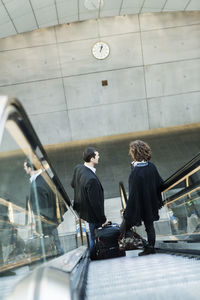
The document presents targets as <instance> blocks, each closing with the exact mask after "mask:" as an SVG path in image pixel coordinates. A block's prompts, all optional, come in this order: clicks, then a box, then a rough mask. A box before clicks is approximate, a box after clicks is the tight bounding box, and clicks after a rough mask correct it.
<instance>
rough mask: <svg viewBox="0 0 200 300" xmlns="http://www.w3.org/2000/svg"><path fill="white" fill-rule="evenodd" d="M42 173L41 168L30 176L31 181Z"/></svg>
mask: <svg viewBox="0 0 200 300" xmlns="http://www.w3.org/2000/svg"><path fill="white" fill-rule="evenodd" d="M41 173H42V170H39V171H38V172H37V173H34V174H33V175H31V177H30V182H33V181H34V180H35V179H36V178H37V177H38V176H39V175H40V174H41Z"/></svg>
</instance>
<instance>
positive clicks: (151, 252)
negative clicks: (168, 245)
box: [138, 248, 156, 256]
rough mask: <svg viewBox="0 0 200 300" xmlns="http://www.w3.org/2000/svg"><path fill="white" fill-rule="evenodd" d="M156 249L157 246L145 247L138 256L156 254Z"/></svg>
mask: <svg viewBox="0 0 200 300" xmlns="http://www.w3.org/2000/svg"><path fill="white" fill-rule="evenodd" d="M155 253H156V250H155V248H145V249H144V251H142V252H140V253H139V254H138V256H143V255H149V254H155Z"/></svg>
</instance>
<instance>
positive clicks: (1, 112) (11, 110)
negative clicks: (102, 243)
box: [0, 96, 77, 216]
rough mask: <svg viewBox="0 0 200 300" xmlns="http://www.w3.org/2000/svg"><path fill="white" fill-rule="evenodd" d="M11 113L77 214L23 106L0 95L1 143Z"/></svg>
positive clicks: (12, 99)
mask: <svg viewBox="0 0 200 300" xmlns="http://www.w3.org/2000/svg"><path fill="white" fill-rule="evenodd" d="M16 114H17V116H16ZM12 115H15V121H16V122H17V124H18V126H19V127H20V129H21V130H22V132H23V134H24V135H25V137H26V138H27V140H28V141H29V143H30V145H31V147H32V149H33V150H36V149H39V151H40V153H41V154H42V159H44V160H45V161H46V162H47V163H48V165H49V167H50V170H51V171H52V173H53V176H52V178H51V180H52V181H53V182H54V184H55V186H56V188H57V189H58V191H59V192H60V194H61V195H62V197H63V199H64V201H65V202H66V204H67V205H68V207H70V209H71V210H72V212H73V213H74V215H75V216H77V214H76V213H75V212H74V211H73V209H72V204H71V201H70V199H69V197H68V195H67V193H66V191H65V189H64V187H63V185H62V184H61V182H60V180H59V178H58V176H57V174H56V172H55V170H54V169H53V167H52V165H51V163H50V161H49V158H48V156H47V154H46V152H45V150H44V148H43V146H42V144H41V142H40V140H39V138H38V136H37V134H36V132H35V130H34V128H33V126H32V124H31V122H30V120H29V118H28V116H27V114H26V112H25V110H24V108H23V106H22V105H21V103H20V102H19V100H17V99H15V98H8V97H7V96H0V143H1V139H2V136H3V131H4V128H5V124H6V121H7V119H9V118H13V116H12ZM47 173H48V172H47Z"/></svg>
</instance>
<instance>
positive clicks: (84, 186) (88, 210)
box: [71, 165, 106, 224]
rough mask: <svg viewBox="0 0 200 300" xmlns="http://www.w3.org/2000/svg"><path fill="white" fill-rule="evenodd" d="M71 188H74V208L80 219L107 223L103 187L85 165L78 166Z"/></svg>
mask: <svg viewBox="0 0 200 300" xmlns="http://www.w3.org/2000/svg"><path fill="white" fill-rule="evenodd" d="M71 186H72V187H73V188H74V205H73V208H74V210H76V211H77V213H78V214H79V216H80V218H81V219H83V220H85V221H87V222H88V223H100V224H103V223H105V221H106V217H105V214H104V193H103V187H102V185H101V183H100V181H99V179H98V177H97V176H96V174H95V173H94V172H93V171H92V170H91V169H89V168H88V167H86V166H84V165H77V166H76V167H75V169H74V174H73V179H72V182H71Z"/></svg>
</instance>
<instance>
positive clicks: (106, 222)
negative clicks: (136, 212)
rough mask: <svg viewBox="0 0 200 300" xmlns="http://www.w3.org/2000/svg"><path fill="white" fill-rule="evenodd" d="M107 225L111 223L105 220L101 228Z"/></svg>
mask: <svg viewBox="0 0 200 300" xmlns="http://www.w3.org/2000/svg"><path fill="white" fill-rule="evenodd" d="M109 223H111V222H110V221H109V220H108V219H106V221H105V223H103V224H102V225H101V227H105V226H106V225H108V224H109Z"/></svg>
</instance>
